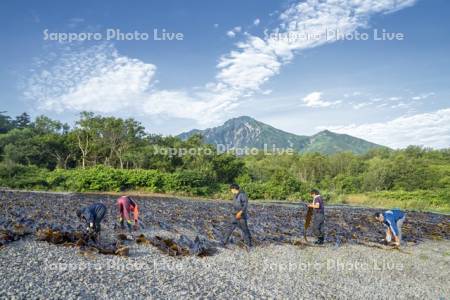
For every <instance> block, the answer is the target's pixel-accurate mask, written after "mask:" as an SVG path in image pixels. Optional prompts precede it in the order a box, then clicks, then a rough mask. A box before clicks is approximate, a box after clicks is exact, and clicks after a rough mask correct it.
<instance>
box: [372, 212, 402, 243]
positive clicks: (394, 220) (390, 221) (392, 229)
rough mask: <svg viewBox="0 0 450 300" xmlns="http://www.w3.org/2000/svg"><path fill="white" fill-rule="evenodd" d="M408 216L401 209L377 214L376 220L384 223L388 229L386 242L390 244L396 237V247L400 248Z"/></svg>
mask: <svg viewBox="0 0 450 300" xmlns="http://www.w3.org/2000/svg"><path fill="white" fill-rule="evenodd" d="M405 218H406V214H405V213H404V212H402V211H401V210H399V209H392V210H387V211H385V212H384V213H381V212H377V213H375V219H376V220H377V221H378V222H381V223H383V224H384V225H385V226H386V227H387V229H386V237H385V239H384V241H385V242H386V243H390V242H391V241H392V237H394V245H396V246H400V243H401V241H402V225H403V222H404V221H405Z"/></svg>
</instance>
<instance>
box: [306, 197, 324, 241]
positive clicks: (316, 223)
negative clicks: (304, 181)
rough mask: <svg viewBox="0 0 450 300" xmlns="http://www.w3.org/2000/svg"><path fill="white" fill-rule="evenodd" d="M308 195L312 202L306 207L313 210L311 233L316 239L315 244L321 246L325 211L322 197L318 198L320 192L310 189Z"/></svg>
mask: <svg viewBox="0 0 450 300" xmlns="http://www.w3.org/2000/svg"><path fill="white" fill-rule="evenodd" d="M310 195H311V197H313V202H312V204H308V207H311V208H313V209H314V215H313V233H314V235H315V236H316V237H317V241H315V244H317V245H322V244H323V242H324V239H325V228H324V223H325V210H324V206H323V199H322V196H320V192H319V191H318V190H316V189H312V190H311V192H310Z"/></svg>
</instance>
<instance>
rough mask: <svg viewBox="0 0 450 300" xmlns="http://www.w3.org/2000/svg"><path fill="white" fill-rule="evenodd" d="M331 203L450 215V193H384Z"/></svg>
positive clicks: (348, 198)
mask: <svg viewBox="0 0 450 300" xmlns="http://www.w3.org/2000/svg"><path fill="white" fill-rule="evenodd" d="M330 200H331V201H330V202H331V203H335V204H349V205H359V206H368V207H379V208H385V209H390V208H394V207H396V208H400V209H406V210H417V211H434V212H441V213H450V191H449V190H435V191H429V190H425V191H411V192H405V191H383V192H368V193H362V194H349V195H340V196H338V197H333V198H331V199H330Z"/></svg>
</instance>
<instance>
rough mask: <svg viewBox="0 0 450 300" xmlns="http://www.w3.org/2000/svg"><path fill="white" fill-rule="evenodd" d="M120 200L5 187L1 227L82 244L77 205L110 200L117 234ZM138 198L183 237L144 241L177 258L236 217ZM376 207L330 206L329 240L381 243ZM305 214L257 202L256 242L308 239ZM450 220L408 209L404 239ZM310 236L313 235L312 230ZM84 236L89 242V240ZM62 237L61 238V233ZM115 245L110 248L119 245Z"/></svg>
mask: <svg viewBox="0 0 450 300" xmlns="http://www.w3.org/2000/svg"><path fill="white" fill-rule="evenodd" d="M116 199H117V197H115V196H111V195H97V194H75V193H74V194H62V193H35V192H14V191H0V230H4V231H2V232H11V231H12V230H13V227H12V226H15V225H23V226H26V228H28V230H29V232H31V233H33V234H34V235H37V232H38V231H39V230H43V229H46V230H49V229H50V230H52V231H53V232H60V233H61V234H62V235H63V236H64V238H63V240H64V242H63V243H62V244H64V243H75V244H76V243H77V242H78V241H79V239H76V238H73V236H71V235H75V233H76V232H80V231H81V232H82V231H83V227H84V226H85V225H82V224H81V223H79V222H78V220H77V217H76V214H75V212H76V209H77V208H79V207H81V206H86V205H89V204H92V203H95V202H102V203H104V204H105V205H106V206H107V208H108V213H107V215H106V218H105V220H104V222H103V223H102V228H103V229H104V230H105V231H109V232H114V227H115V225H116V218H117V207H116ZM136 200H137V202H138V204H139V206H140V209H139V210H140V218H141V219H142V221H143V223H144V224H145V225H146V229H155V230H162V231H166V232H168V233H170V234H169V235H168V236H171V237H173V236H176V237H177V238H167V237H163V236H161V235H158V236H150V235H151V234H148V233H147V232H144V233H145V235H146V236H145V237H144V238H141V240H142V242H144V239H145V243H148V244H149V245H152V246H155V247H157V248H158V249H160V250H161V251H163V252H164V253H167V254H169V255H172V256H185V255H199V256H202V255H211V254H213V253H214V252H215V249H216V248H217V247H220V244H221V242H222V240H223V237H224V234H225V232H226V230H227V227H228V225H229V223H230V222H231V219H232V211H233V210H232V207H231V202H226V201H195V200H185V199H183V200H182V199H177V198H165V197H164V198H163V197H136ZM375 211H376V210H374V209H366V208H351V207H344V206H342V207H327V206H326V207H325V216H326V219H325V231H326V242H327V243H332V244H334V245H340V244H342V243H359V244H360V243H377V242H378V241H379V240H380V239H381V238H383V237H384V230H385V229H384V228H383V226H382V225H381V224H379V223H377V222H375V220H374V219H373V214H374V212H375ZM305 215H306V209H305V207H304V206H303V205H300V204H299V205H295V204H292V205H278V204H264V205H263V204H253V203H251V204H250V206H249V221H248V223H249V228H250V231H251V232H252V236H253V239H254V241H255V244H256V245H266V244H273V243H288V244H293V243H295V242H296V241H298V240H299V239H303V236H304V220H305ZM449 221H450V217H449V216H448V215H442V214H434V213H421V212H407V217H406V221H405V223H404V224H403V239H404V240H405V241H407V242H413V243H417V242H420V241H422V240H425V239H434V240H439V239H449V238H450V225H449V224H450V222H449ZM186 232H189V233H190V234H189V236H194V237H195V238H194V239H193V240H191V239H189V238H188V237H187V236H185V235H184V233H186ZM65 234H69V237H65ZM307 235H311V232H310V229H308V232H307ZM114 236H115V235H114ZM17 238H20V236H18V235H15V236H13V237H12V238H11V237H8V238H7V239H9V240H11V239H12V240H14V239H17ZM0 239H1V237H0ZM50 240H52V239H50ZM82 240H83V241H84V242H86V240H85V239H82ZM0 241H1V240H0ZM56 241H58V242H60V241H61V239H60V238H59V236H58V235H57V238H56ZM117 241H120V239H119V240H117V239H116V240H114V241H112V242H111V245H112V244H114V245H116V243H117ZM241 241H242V237H241V233H240V232H239V230H236V231H235V232H234V234H233V236H232V238H231V239H230V242H231V243H232V244H240V242H241ZM138 242H139V239H138ZM87 244H89V242H87ZM111 245H110V246H109V247H110V248H111V249H113V247H112V246H111ZM80 247H81V246H80ZM108 249H109V248H108ZM99 252H100V251H99ZM106 252H108V251H106ZM110 252H111V251H110Z"/></svg>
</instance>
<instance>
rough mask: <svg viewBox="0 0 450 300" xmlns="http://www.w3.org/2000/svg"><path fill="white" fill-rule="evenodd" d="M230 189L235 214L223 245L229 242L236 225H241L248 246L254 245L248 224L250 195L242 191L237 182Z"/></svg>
mask: <svg viewBox="0 0 450 300" xmlns="http://www.w3.org/2000/svg"><path fill="white" fill-rule="evenodd" d="M230 190H231V192H232V193H233V216H232V219H231V224H230V227H229V229H228V232H227V234H226V236H225V240H224V241H223V245H224V246H225V245H226V244H227V243H228V240H229V239H230V236H231V234H232V233H233V231H234V230H235V229H236V227H239V229H240V230H241V231H242V233H243V234H244V239H245V242H246V243H247V246H248V247H252V245H253V244H252V236H251V234H250V230H249V229H248V225H247V219H248V213H247V208H248V197H247V195H246V194H245V193H244V192H243V191H241V189H240V187H239V185H237V184H232V185H230Z"/></svg>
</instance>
